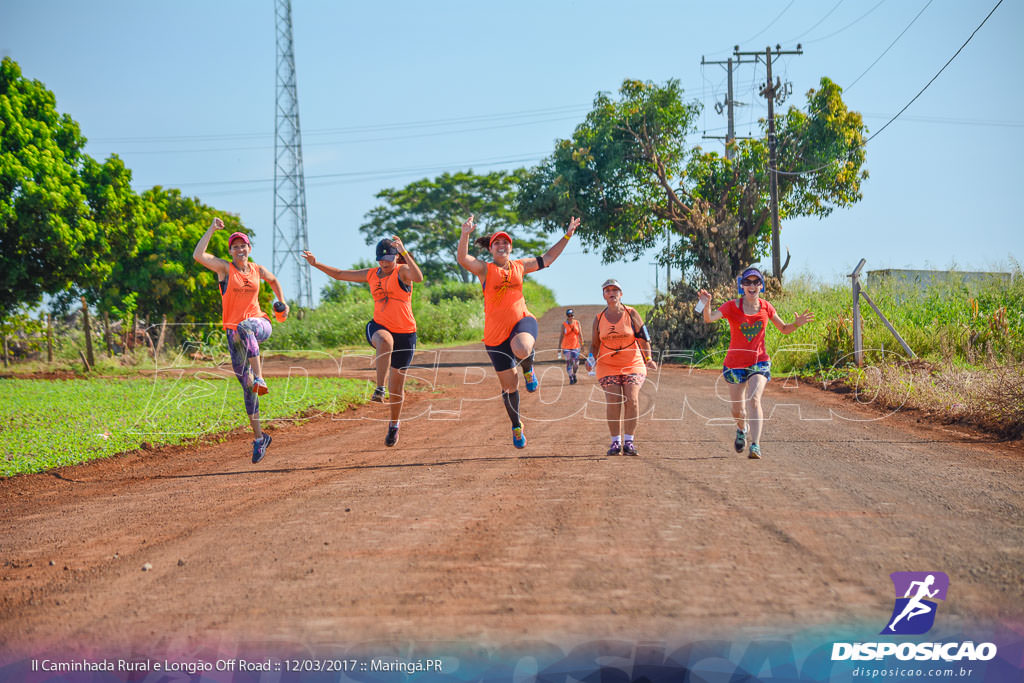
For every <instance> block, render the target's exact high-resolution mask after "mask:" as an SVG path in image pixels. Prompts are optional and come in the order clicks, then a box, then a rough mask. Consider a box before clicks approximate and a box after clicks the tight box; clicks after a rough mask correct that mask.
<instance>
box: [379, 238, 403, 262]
mask: <svg viewBox="0 0 1024 683" xmlns="http://www.w3.org/2000/svg"><path fill="white" fill-rule="evenodd" d="M397 256H398V247H396V246H395V243H394V242H392V241H391V240H389V239H387V238H386V237H385V238H384V239H382V240H381V241H380V242H377V260H378V261H394V260H395V258H396V257H397Z"/></svg>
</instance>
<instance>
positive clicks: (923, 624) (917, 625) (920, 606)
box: [880, 572, 949, 636]
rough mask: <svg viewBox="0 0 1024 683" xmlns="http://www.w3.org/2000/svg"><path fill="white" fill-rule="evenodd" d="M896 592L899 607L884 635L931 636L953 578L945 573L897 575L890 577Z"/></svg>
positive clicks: (894, 610)
mask: <svg viewBox="0 0 1024 683" xmlns="http://www.w3.org/2000/svg"><path fill="white" fill-rule="evenodd" d="M889 577H890V578H891V579H892V584H893V587H894V588H895V589H896V603H895V604H894V605H893V608H892V616H890V617H889V623H888V626H886V627H885V628H884V629H882V632H881V634H880V635H883V636H891V635H901V636H916V635H920V634H922V633H928V631H930V630H931V628H932V626H933V625H934V624H935V612H936V610H937V609H938V604H937V603H936V602H935V600H945V599H946V592H947V591H948V590H949V577H948V576H946V575H945V574H944V573H943V572H893V573H892V574H890V575H889Z"/></svg>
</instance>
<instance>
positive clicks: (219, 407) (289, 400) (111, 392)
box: [0, 373, 369, 477]
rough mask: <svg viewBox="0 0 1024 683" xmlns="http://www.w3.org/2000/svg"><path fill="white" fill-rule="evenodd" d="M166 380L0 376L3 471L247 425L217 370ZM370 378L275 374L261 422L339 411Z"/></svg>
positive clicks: (229, 381)
mask: <svg viewBox="0 0 1024 683" xmlns="http://www.w3.org/2000/svg"><path fill="white" fill-rule="evenodd" d="M164 377H166V378H161V379H152V378H150V379H148V380H147V379H141V378H138V379H110V378H106V379H88V380H84V379H81V380H79V379H76V380H32V379H3V380H0V395H3V397H4V399H3V401H0V476H4V477H9V476H12V475H15V474H25V473H30V472H40V471H43V470H47V469H50V468H53V467H63V466H66V465H75V464H78V463H82V462H87V461H90V460H95V459H97V458H105V457H108V456H111V455H115V454H117V453H123V452H126V451H131V450H135V449H138V448H141V447H142V445H143V443H148V444H150V445H151V446H153V447H156V446H162V445H175V444H183V443H190V442H195V441H197V440H200V439H202V438H204V437H210V436H214V435H219V434H223V433H225V432H228V431H231V430H233V429H236V428H239V427H245V428H248V426H249V420H248V417H247V416H246V415H245V411H244V409H243V405H242V394H241V387H240V386H239V385H238V382H237V381H236V380H235V378H234V377H230V378H225V377H222V376H217V375H214V374H212V373H209V374H199V375H196V376H187V377H186V376H177V374H176V373H174V374H172V373H166V374H165V375H164ZM368 386H369V383H368V382H365V381H362V380H352V379H341V378H316V377H304V376H300V377H292V378H274V379H271V387H272V392H271V393H270V394H269V395H267V396H266V397H264V398H263V399H262V400H261V401H260V416H261V418H262V419H263V421H264V424H271V425H272V424H273V423H274V421H284V420H287V421H293V420H301V419H307V418H309V417H310V416H312V415H315V414H319V413H338V412H342V411H343V410H345V409H346V408H348V407H350V406H352V405H355V404H357V403H362V402H364V401H365V400H366V398H367V396H368V393H367V388H368Z"/></svg>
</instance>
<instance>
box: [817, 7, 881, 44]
mask: <svg viewBox="0 0 1024 683" xmlns="http://www.w3.org/2000/svg"><path fill="white" fill-rule="evenodd" d="M885 2H886V0H879V2H878V4H877V5H875V6H874V7H872V8H871V9H869V10H868V11H867V12H865V13H864V14H862V15H860V16H859V17H857V18H856V19H854V20H853V21H851V22H850V23H849V24H847V25H846V26H844V27H842V28H841V29H839V30H838V31H836V32H835V33H830V34H828V35H827V36H822V37H821V38H814V39H813V40H805V41H804V42H805V43H807V44H811V43H820V42H821V41H823V40H828V39H829V38H831V37H833V36H838V35H839V34H840V33H842V32H843V31H845V30H846V29H848V28H850V27H851V26H853V25H854V24H856V23H858V22H859V21H860V20H861V19H863V18H864V17H866V16H868V15H869V14H871V13H872V12H874V11H875V10H876V9H878V8H879V7H881V6H882V5H884V4H885Z"/></svg>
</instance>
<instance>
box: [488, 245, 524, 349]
mask: <svg viewBox="0 0 1024 683" xmlns="http://www.w3.org/2000/svg"><path fill="white" fill-rule="evenodd" d="M527 316H529V317H531V318H532V317H533V315H531V313H530V311H529V310H528V309H527V308H526V299H524V298H523V262H522V261H520V260H516V261H509V262H508V269H505V268H499V267H498V266H496V265H494V264H493V263H488V264H487V275H486V277H485V279H484V344H486V345H487V346H498V345H499V344H501V343H502V342H504V341H505V340H506V339H508V336H509V335H510V334H512V328H513V327H515V326H516V323H518V322H519V321H520V320H522V319H523V318H525V317H527Z"/></svg>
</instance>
